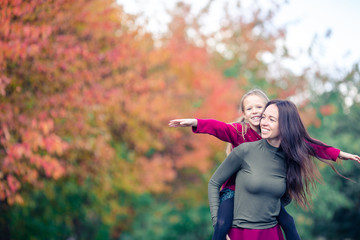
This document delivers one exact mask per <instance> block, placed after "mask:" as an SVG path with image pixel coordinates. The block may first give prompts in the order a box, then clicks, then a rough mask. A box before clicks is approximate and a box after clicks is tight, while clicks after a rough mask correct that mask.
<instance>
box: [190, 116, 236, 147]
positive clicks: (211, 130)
mask: <svg viewBox="0 0 360 240" xmlns="http://www.w3.org/2000/svg"><path fill="white" fill-rule="evenodd" d="M197 121H198V125H197V127H193V128H192V130H193V132H194V133H206V134H210V135H213V136H215V137H217V138H218V139H220V140H222V141H224V142H229V143H231V144H233V145H234V146H237V145H239V143H241V142H243V141H241V139H239V138H241V131H242V126H241V124H238V123H234V124H229V123H224V122H220V121H217V120H214V119H197Z"/></svg>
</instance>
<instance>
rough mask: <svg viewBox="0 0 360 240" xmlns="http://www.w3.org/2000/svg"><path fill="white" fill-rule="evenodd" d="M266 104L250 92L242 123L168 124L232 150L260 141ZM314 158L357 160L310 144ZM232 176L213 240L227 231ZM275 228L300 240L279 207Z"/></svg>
mask: <svg viewBox="0 0 360 240" xmlns="http://www.w3.org/2000/svg"><path fill="white" fill-rule="evenodd" d="M268 101H269V99H268V97H267V96H266V94H265V93H264V92H262V91H261V90H259V89H254V90H252V91H249V92H248V93H246V94H245V95H244V96H243V97H242V99H241V101H240V111H241V112H242V114H243V116H244V119H243V121H242V122H240V123H232V124H227V123H223V122H220V121H216V120H212V119H175V120H171V121H170V123H169V126H170V127H192V128H193V132H194V133H206V134H210V135H213V136H215V137H217V138H219V139H220V140H223V141H225V142H228V143H231V145H232V148H235V147H237V146H238V145H240V144H242V143H244V142H253V141H258V140H260V139H261V136H260V135H259V134H260V127H259V123H260V119H261V114H262V112H263V110H264V107H265V105H266V103H267V102H268ZM312 146H313V147H314V149H315V151H316V154H317V155H318V156H319V157H321V158H323V159H328V160H333V161H335V160H336V159H337V158H338V157H340V158H343V159H350V160H357V161H359V160H360V158H359V156H356V155H352V154H349V153H345V152H342V151H340V150H339V149H336V148H333V147H328V146H321V145H316V144H312ZM234 190H235V175H234V176H231V177H230V178H229V179H228V180H227V181H226V182H225V183H224V185H223V187H222V190H221V192H220V205H219V208H218V215H217V222H216V224H215V226H214V235H213V240H215V239H221V240H224V239H225V237H226V234H227V233H228V231H229V229H230V228H231V225H232V221H233V210H234ZM277 220H278V222H279V225H280V226H281V227H282V229H283V230H284V233H285V236H286V239H300V237H299V235H298V233H297V231H296V227H295V223H294V220H293V218H292V217H291V216H290V215H289V214H288V213H287V212H286V210H285V208H284V207H283V205H282V206H281V211H280V213H279V216H278V219H277Z"/></svg>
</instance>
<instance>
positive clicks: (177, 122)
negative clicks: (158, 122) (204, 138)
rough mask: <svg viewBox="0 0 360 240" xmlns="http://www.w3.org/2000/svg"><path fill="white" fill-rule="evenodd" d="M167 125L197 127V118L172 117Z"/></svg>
mask: <svg viewBox="0 0 360 240" xmlns="http://www.w3.org/2000/svg"><path fill="white" fill-rule="evenodd" d="M169 127H197V119H195V118H183V119H173V120H170V122H169Z"/></svg>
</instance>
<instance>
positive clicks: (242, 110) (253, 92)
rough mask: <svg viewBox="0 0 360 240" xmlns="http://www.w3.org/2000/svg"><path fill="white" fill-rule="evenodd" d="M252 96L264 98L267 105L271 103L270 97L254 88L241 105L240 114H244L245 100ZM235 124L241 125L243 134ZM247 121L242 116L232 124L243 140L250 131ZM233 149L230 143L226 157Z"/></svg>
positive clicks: (245, 96)
mask: <svg viewBox="0 0 360 240" xmlns="http://www.w3.org/2000/svg"><path fill="white" fill-rule="evenodd" d="M252 95H256V96H259V97H261V98H263V99H264V100H265V103H267V102H269V101H270V99H269V98H268V96H267V95H266V94H265V93H264V92H263V91H262V90H260V89H258V88H254V89H252V90H250V91H248V92H247V93H245V94H244V95H243V96H242V98H241V100H240V103H239V112H241V113H244V100H245V99H246V98H247V97H248V96H252ZM234 123H240V124H241V126H242V128H241V133H240V132H239V131H238V129H237V128H236V127H235V125H234ZM246 123H247V122H246V119H245V117H244V116H241V117H240V118H238V119H237V120H236V121H235V122H233V123H232V126H233V127H234V128H235V130H236V131H237V132H238V134H239V135H240V134H241V136H242V138H244V136H245V134H246V132H247V130H248V125H247V124H246ZM232 149H233V147H232V144H231V143H228V144H227V146H226V149H225V153H226V155H229V154H230V152H231V151H232Z"/></svg>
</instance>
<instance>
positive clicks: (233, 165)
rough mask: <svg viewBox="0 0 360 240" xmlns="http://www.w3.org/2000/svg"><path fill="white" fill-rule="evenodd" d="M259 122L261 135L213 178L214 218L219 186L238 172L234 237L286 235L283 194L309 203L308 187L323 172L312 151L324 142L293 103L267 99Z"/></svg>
mask: <svg viewBox="0 0 360 240" xmlns="http://www.w3.org/2000/svg"><path fill="white" fill-rule="evenodd" d="M260 128H261V137H262V138H263V139H262V140H260V141H257V142H250V143H244V144H241V145H240V146H238V147H236V148H235V149H234V150H233V151H232V152H231V153H230V155H229V156H228V157H227V158H226V159H225V161H224V162H223V163H222V164H221V165H220V166H219V168H218V169H217V170H216V172H215V173H214V175H213V176H212V178H211V179H210V181H209V189H208V190H209V205H210V211H211V215H212V218H213V222H214V223H216V222H217V213H218V208H219V196H218V192H219V190H220V187H221V186H222V184H224V183H225V181H226V180H227V179H228V178H229V177H230V176H232V175H233V174H234V173H237V175H236V184H235V186H236V188H235V202H234V217H233V224H232V226H233V227H232V228H231V230H230V231H229V237H230V239H232V240H236V239H249V240H254V239H268V240H279V239H283V236H282V233H281V230H280V228H279V225H278V222H277V220H276V217H277V216H278V215H279V212H280V207H281V202H280V199H281V197H282V196H283V195H284V194H285V192H287V194H289V196H290V197H291V198H292V199H294V200H295V201H296V202H297V203H298V204H299V205H300V206H303V207H307V206H308V205H309V202H308V196H310V191H309V187H310V185H313V184H314V183H315V182H316V181H317V180H319V179H320V177H321V176H320V174H319V172H318V170H317V168H316V166H315V165H314V163H313V161H312V156H318V155H317V154H316V151H315V149H314V147H313V146H314V145H319V146H322V145H324V144H322V143H321V142H318V141H316V140H314V139H312V138H310V136H309V135H308V133H307V131H306V129H305V127H304V125H303V124H302V121H301V119H300V116H299V113H298V111H297V108H296V106H295V105H294V104H293V103H291V102H289V101H281V100H273V101H270V102H268V103H267V105H266V107H265V111H264V112H263V114H262V117H261V121H260Z"/></svg>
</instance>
